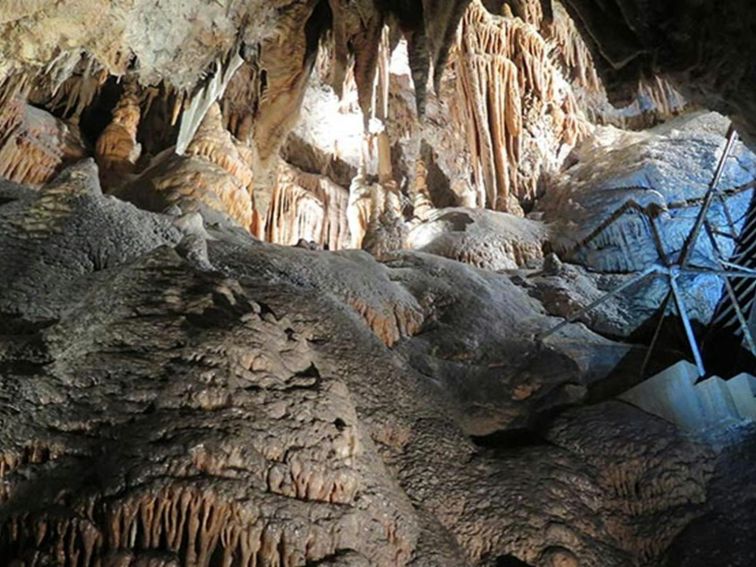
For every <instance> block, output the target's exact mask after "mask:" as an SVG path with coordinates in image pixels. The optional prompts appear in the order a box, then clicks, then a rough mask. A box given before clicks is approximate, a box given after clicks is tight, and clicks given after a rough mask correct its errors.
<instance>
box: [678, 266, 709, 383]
mask: <svg viewBox="0 0 756 567" xmlns="http://www.w3.org/2000/svg"><path fill="white" fill-rule="evenodd" d="M678 277H679V274H678V273H675V272H673V273H671V274H670V275H669V286H670V288H671V289H672V295H673V296H674V298H675V303H676V304H677V311H678V312H679V313H680V320H681V321H682V325H683V329H685V334H686V335H687V337H688V344H689V345H690V350H691V352H692V353H693V360H695V362H696V368H698V377H699V378H703V377H704V376H706V368H704V363H703V358H702V357H701V351H700V350H699V349H698V343H697V342H696V335H695V334H694V333H693V326H692V325H691V323H690V319H689V318H688V310H687V308H686V307H685V301H684V300H683V296H682V293H680V288H679V287H678V286H677V278H678Z"/></svg>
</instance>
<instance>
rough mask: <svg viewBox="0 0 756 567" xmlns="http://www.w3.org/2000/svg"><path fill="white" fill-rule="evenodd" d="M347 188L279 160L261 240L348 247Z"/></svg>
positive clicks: (285, 243)
mask: <svg viewBox="0 0 756 567" xmlns="http://www.w3.org/2000/svg"><path fill="white" fill-rule="evenodd" d="M348 198H349V196H348V194H347V191H346V190H345V189H344V188H343V187H340V186H339V185H337V184H335V183H333V182H332V181H331V180H329V179H328V178H326V177H323V176H320V175H316V174H312V173H306V172H303V171H300V170H299V169H297V168H295V167H293V166H290V165H288V164H286V163H283V162H282V163H281V165H280V167H279V173H278V180H277V183H276V186H275V188H274V189H273V195H272V197H271V203H270V207H269V208H268V215H267V219H266V222H265V235H264V236H265V240H267V241H269V242H275V243H277V244H284V245H295V244H298V243H300V242H302V241H304V242H307V243H315V244H317V245H322V246H323V247H325V248H327V249H329V250H339V249H342V248H349V246H350V244H351V241H350V236H349V228H348V225H347V218H346V211H347V202H348Z"/></svg>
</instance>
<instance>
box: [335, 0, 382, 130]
mask: <svg viewBox="0 0 756 567" xmlns="http://www.w3.org/2000/svg"><path fill="white" fill-rule="evenodd" d="M329 5H330V7H331V12H332V13H333V62H332V63H331V77H332V78H331V84H332V86H333V88H334V90H335V91H336V94H337V95H338V96H339V97H341V96H342V94H343V88H344V83H345V79H346V77H347V72H348V70H349V64H350V61H351V60H353V61H354V80H355V84H356V85H357V98H358V101H359V104H360V108H361V109H362V113H363V116H365V118H366V120H367V117H369V116H370V114H371V107H372V100H373V85H374V83H375V77H376V71H377V69H378V67H379V63H378V60H379V56H383V57H385V55H383V54H381V53H380V51H381V49H382V48H381V43H382V37H383V36H384V35H385V34H383V27H384V25H383V23H384V17H383V14H382V13H381V12H380V11H379V10H378V8H377V6H376V4H375V2H373V1H372V0H357V2H353V1H350V0H329Z"/></svg>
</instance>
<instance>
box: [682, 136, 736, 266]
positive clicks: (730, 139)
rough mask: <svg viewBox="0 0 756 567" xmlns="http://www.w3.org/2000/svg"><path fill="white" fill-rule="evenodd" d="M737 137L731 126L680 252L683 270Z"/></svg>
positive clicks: (694, 245)
mask: <svg viewBox="0 0 756 567" xmlns="http://www.w3.org/2000/svg"><path fill="white" fill-rule="evenodd" d="M737 137H738V133H737V132H736V131H735V127H734V126H733V125H732V124H731V125H730V129H729V130H728V131H727V141H726V142H725V147H724V150H722V156H721V157H720V158H719V163H718V164H717V169H716V171H715V172H714V178H713V179H712V180H711V183H710V184H709V189H708V190H707V191H706V195H705V196H704V200H703V203H702V204H701V210H700V211H699V212H698V216H697V217H696V222H695V223H694V224H693V230H691V232H690V234H689V235H688V239H687V240H686V241H685V244H684V245H683V248H682V251H681V252H680V259H679V261H678V263H679V265H680V266H681V267H683V268H684V267H685V266H686V265H687V264H688V260H690V257H691V256H692V254H693V250H694V249H695V247H696V241H697V240H698V234H699V233H700V232H701V228H702V227H703V224H704V221H705V220H706V215H707V214H708V212H709V208H710V207H711V203H712V201H713V200H714V195H715V194H716V190H717V185H718V184H719V180H720V179H721V178H722V174H723V173H724V169H725V165H727V158H728V157H730V152H731V151H732V146H733V145H735V140H736V139H737Z"/></svg>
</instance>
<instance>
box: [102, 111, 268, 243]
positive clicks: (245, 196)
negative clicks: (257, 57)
mask: <svg viewBox="0 0 756 567" xmlns="http://www.w3.org/2000/svg"><path fill="white" fill-rule="evenodd" d="M251 183H252V172H251V170H250V169H249V166H248V165H247V164H246V163H245V161H244V159H243V157H242V154H240V153H239V151H238V149H237V147H236V145H235V144H234V142H233V140H232V137H231V134H230V133H229V132H228V131H227V130H226V129H225V128H224V127H223V123H222V120H221V115H220V109H219V108H218V105H217V104H216V105H213V106H212V107H211V109H210V110H209V111H208V113H207V115H206V116H205V118H204V120H203V121H202V124H201V125H200V127H199V129H198V130H197V133H196V134H195V136H194V139H193V140H192V142H191V143H190V144H189V146H188V147H187V150H186V154H185V155H183V156H178V155H175V154H173V153H168V154H163V155H161V156H159V157H158V158H157V160H156V163H155V164H154V165H152V166H150V167H149V168H148V169H146V170H145V171H144V172H143V173H142V174H141V175H140V176H139V177H138V178H136V179H134V180H132V181H130V182H129V183H127V184H126V185H124V186H123V187H122V188H120V189H117V190H116V192H115V194H116V195H118V196H119V197H120V198H122V199H125V200H127V201H131V202H132V203H135V204H137V205H139V206H140V207H142V208H145V209H147V210H150V211H164V210H166V209H167V208H169V207H171V206H173V205H177V206H178V207H179V208H181V210H182V211H184V212H186V211H193V210H196V209H197V207H198V205H199V204H200V203H204V204H205V205H208V206H210V207H212V208H214V209H216V210H218V211H221V212H224V213H226V214H228V215H229V216H230V217H231V218H233V219H234V220H236V222H238V223H239V224H240V225H241V226H243V227H245V228H247V229H249V228H250V227H251V226H252V224H253V218H254V216H253V209H252V197H251Z"/></svg>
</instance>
